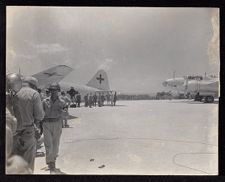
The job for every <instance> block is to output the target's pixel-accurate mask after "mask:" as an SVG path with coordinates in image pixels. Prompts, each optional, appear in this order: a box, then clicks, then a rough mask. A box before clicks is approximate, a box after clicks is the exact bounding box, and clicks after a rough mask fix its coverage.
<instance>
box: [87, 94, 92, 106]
mask: <svg viewBox="0 0 225 182" xmlns="http://www.w3.org/2000/svg"><path fill="white" fill-rule="evenodd" d="M92 103H93V97H92V94H91V93H90V94H89V97H88V106H89V107H90V108H91V107H92Z"/></svg>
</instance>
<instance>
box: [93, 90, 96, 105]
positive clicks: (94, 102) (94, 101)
mask: <svg viewBox="0 0 225 182" xmlns="http://www.w3.org/2000/svg"><path fill="white" fill-rule="evenodd" d="M96 103H97V95H96V92H95V94H94V96H93V104H94V106H96Z"/></svg>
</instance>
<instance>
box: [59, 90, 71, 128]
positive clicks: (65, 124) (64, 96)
mask: <svg viewBox="0 0 225 182" xmlns="http://www.w3.org/2000/svg"><path fill="white" fill-rule="evenodd" d="M60 98H61V99H62V100H63V101H64V102H65V103H66V107H65V109H64V110H65V112H63V113H64V114H63V128H64V127H65V128H69V127H70V126H69V125H68V122H67V118H68V116H69V112H68V110H69V106H70V103H71V100H70V98H69V97H67V96H66V93H65V92H64V91H62V92H61V97H60Z"/></svg>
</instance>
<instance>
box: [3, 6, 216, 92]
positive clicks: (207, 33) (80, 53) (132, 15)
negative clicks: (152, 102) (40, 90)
mask: <svg viewBox="0 0 225 182" xmlns="http://www.w3.org/2000/svg"><path fill="white" fill-rule="evenodd" d="M213 17H214V18H213ZM215 17H216V18H215ZM218 24H219V23H218V10H217V9H210V8H137V7H134V8H129V7H127V8H126V7H123V8H118V7H111V8H109V7H102V8H95V7H79V8H78V7H75V8H72V7H62V8H60V7H7V60H6V69H7V71H9V72H18V70H19V67H20V70H21V72H22V74H24V75H30V74H31V75H32V74H34V73H37V72H39V71H42V70H44V69H46V68H49V67H52V66H55V65H58V64H65V65H68V66H71V67H72V68H74V71H73V72H72V73H70V74H69V75H68V76H67V77H66V78H65V79H64V80H65V81H66V82H72V83H75V84H86V83H87V82H88V81H89V80H90V79H91V77H92V76H93V75H94V74H95V73H96V72H97V70H98V69H100V68H103V69H105V70H106V72H107V74H108V77H109V80H110V87H111V89H114V90H118V91H122V92H139V93H140V92H141V93H151V92H156V91H162V90H163V89H164V88H163V86H162V81H164V80H165V79H167V78H171V77H172V75H173V71H176V76H177V77H178V76H184V75H188V74H201V75H204V73H205V72H207V73H209V74H218V69H219V58H218V50H219V48H218V30H219V27H218V26H219V25H218ZM212 25H214V27H213V26H212Z"/></svg>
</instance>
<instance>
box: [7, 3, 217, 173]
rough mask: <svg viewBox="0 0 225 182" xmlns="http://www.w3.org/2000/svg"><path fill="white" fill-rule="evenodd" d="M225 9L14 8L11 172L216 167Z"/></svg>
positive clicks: (10, 27)
mask: <svg viewBox="0 0 225 182" xmlns="http://www.w3.org/2000/svg"><path fill="white" fill-rule="evenodd" d="M219 28H220V27H219V8H203V7H201V8H197V7H195V8H191V7H189V8H181V7H179V8H178V7H72V6H71V7H67V6H64V7H60V6H58V7H54V6H45V7H40V6H7V8H6V153H5V156H6V164H5V165H6V166H5V167H6V171H5V173H6V174H7V175H10V174H42V175H89V174H91V175H92V174H94V175H218V109H219V105H218V102H219V96H220V92H219V88H220V82H219V80H220V79H219V74H220V57H219V51H220V50H219V41H220V40H219Z"/></svg>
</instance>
